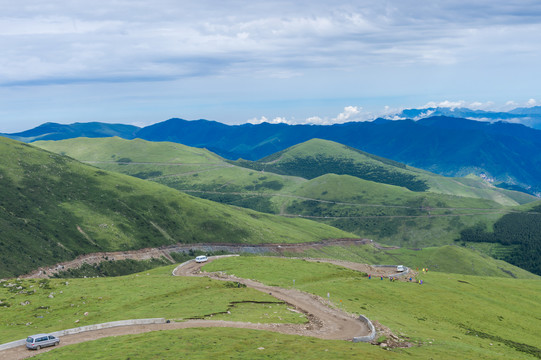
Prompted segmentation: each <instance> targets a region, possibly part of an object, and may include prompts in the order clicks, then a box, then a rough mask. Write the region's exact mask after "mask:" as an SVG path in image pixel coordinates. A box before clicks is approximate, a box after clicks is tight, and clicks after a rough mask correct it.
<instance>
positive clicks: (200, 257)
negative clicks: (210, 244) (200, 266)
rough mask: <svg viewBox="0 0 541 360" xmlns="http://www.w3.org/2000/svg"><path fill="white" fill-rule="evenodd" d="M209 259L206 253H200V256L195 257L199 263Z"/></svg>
mask: <svg viewBox="0 0 541 360" xmlns="http://www.w3.org/2000/svg"><path fill="white" fill-rule="evenodd" d="M207 260H208V258H207V257H206V256H205V255H199V256H198V257H196V258H195V262H197V263H203V262H205V261H207Z"/></svg>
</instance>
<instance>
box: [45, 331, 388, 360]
mask: <svg viewBox="0 0 541 360" xmlns="http://www.w3.org/2000/svg"><path fill="white" fill-rule="evenodd" d="M360 355H362V358H363V359H374V360H376V359H377V360H380V359H397V358H398V357H397V355H395V354H393V353H389V352H385V351H384V350H380V349H378V348H377V347H375V346H372V345H368V344H364V343H359V344H353V343H350V342H346V341H338V340H320V339H315V338H308V337H300V336H294V335H283V334H277V333H271V332H268V331H256V330H243V329H228V328H200V329H186V330H169V331H160V332H159V333H158V332H153V333H146V334H141V335H128V336H122V337H114V338H105V339H100V340H97V341H92V342H87V343H82V344H79V345H75V346H69V347H64V348H60V349H55V350H54V351H52V352H49V353H45V354H42V355H39V356H37V357H36V359H43V360H46V359H54V360H71V359H77V358H84V359H131V360H136V359H138V360H148V359H162V360H165V359H171V360H177V359H191V360H192V359H193V360H197V359H199V360H207V359H225V358H232V359H239V360H242V359H245V360H256V359H281V360H290V359H303V360H326V359H328V360H336V359H359V356H360Z"/></svg>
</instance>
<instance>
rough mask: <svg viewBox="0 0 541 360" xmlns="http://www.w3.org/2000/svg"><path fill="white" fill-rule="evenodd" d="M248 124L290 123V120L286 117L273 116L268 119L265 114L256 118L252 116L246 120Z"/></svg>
mask: <svg viewBox="0 0 541 360" xmlns="http://www.w3.org/2000/svg"><path fill="white" fill-rule="evenodd" d="M247 122H248V123H249V124H254V125H258V124H263V123H269V124H291V123H292V122H291V121H288V120H287V119H286V118H283V117H275V118H274V119H272V120H269V119H268V118H267V117H266V116H262V117H260V118H259V119H258V118H252V119H249V120H248V121H247Z"/></svg>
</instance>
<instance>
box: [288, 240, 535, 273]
mask: <svg viewBox="0 0 541 360" xmlns="http://www.w3.org/2000/svg"><path fill="white" fill-rule="evenodd" d="M482 250H483V252H481V251H477V250H474V249H471V248H465V247H461V246H452V245H446V246H439V247H427V248H422V249H416V250H413V249H407V248H401V249H385V248H383V249H378V248H376V247H374V246H373V245H359V246H348V247H341V246H325V247H322V248H319V249H308V250H306V251H304V252H302V253H298V252H296V253H288V254H285V255H287V256H292V257H309V258H325V259H337V260H346V261H352V262H357V263H361V264H381V265H384V264H403V265H406V266H408V267H411V268H413V269H422V268H424V267H428V268H429V269H431V270H432V271H437V272H445V273H454V274H464V275H477V276H491V277H504V278H519V279H537V280H541V277H539V276H537V275H534V274H532V273H530V272H528V271H526V270H523V269H521V268H519V267H516V266H513V265H511V264H509V263H507V262H505V261H501V260H496V259H494V258H492V257H490V256H488V255H486V254H485V253H484V252H485V251H488V249H482Z"/></svg>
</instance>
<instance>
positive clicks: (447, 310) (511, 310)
mask: <svg viewBox="0 0 541 360" xmlns="http://www.w3.org/2000/svg"><path fill="white" fill-rule="evenodd" d="M204 270H207V271H218V270H219V271H225V272H227V273H229V274H234V275H237V276H240V277H246V278H251V279H257V280H259V281H262V282H264V283H266V284H270V285H279V286H285V287H291V286H293V279H295V287H296V288H298V289H300V290H302V291H306V292H309V293H313V294H317V295H319V296H321V297H323V298H326V297H327V293H329V295H330V300H331V302H332V303H334V304H336V305H338V304H340V306H343V308H344V309H345V310H347V311H349V312H352V313H362V314H364V315H367V316H368V317H369V318H370V319H372V320H376V321H379V322H380V323H382V324H384V325H385V326H388V327H390V328H391V330H392V331H393V332H394V333H396V334H401V335H403V336H405V337H407V338H410V339H411V340H410V341H412V342H413V343H415V344H417V345H421V346H416V347H413V348H410V349H407V350H403V351H401V352H400V354H401V355H402V356H404V357H409V356H411V357H413V358H430V357H433V358H438V359H445V358H447V359H457V358H465V357H467V358H471V359H495V358H501V359H511V358H513V359H531V358H535V357H538V358H539V357H541V349H540V348H539V334H540V333H541V306H540V305H541V281H539V280H518V279H504V278H495V277H476V276H467V275H458V274H444V273H437V272H429V273H427V274H422V275H421V276H420V278H421V279H422V280H423V282H424V283H423V285H418V284H415V283H406V282H389V281H386V280H384V281H381V280H379V279H377V280H375V279H372V280H368V279H367V278H365V277H362V276H361V275H360V274H359V273H356V272H353V271H350V270H345V269H342V268H340V267H335V266H332V265H329V264H318V263H310V262H306V261H302V260H287V259H277V258H261V257H238V258H228V259H220V260H218V261H215V262H213V263H211V264H208V265H206V266H205V267H204Z"/></svg>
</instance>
